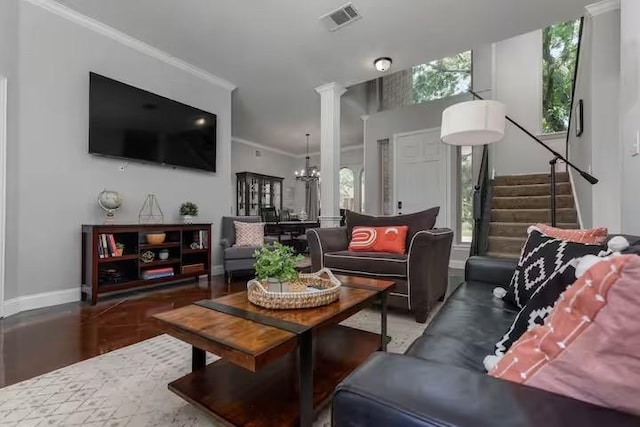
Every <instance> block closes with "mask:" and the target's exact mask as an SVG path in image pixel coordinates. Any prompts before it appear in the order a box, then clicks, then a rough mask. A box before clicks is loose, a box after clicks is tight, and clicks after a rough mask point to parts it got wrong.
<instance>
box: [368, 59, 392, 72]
mask: <svg viewBox="0 0 640 427" xmlns="http://www.w3.org/2000/svg"><path fill="white" fill-rule="evenodd" d="M392 63H393V60H392V59H391V58H388V57H386V56H385V57H383V58H378V59H376V60H375V61H373V66H374V67H376V70H378V71H380V72H381V73H384V72H385V71H387V70H388V69H389V68H391V64H392Z"/></svg>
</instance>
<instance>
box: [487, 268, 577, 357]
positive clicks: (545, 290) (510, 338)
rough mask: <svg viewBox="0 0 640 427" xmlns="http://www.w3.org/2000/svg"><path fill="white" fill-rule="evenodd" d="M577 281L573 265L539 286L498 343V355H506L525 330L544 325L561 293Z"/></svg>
mask: <svg viewBox="0 0 640 427" xmlns="http://www.w3.org/2000/svg"><path fill="white" fill-rule="evenodd" d="M575 281H576V276H575V267H573V266H571V267H569V268H566V269H565V270H564V271H563V272H561V273H558V274H556V275H554V276H553V278H552V279H550V280H549V281H547V282H546V283H545V284H544V286H540V287H538V288H537V289H536V291H535V292H534V293H533V295H531V298H530V299H529V302H527V305H525V306H524V308H523V309H522V310H520V313H518V316H517V317H516V318H515V320H514V321H513V323H512V324H511V327H510V328H509V330H508V331H507V333H506V334H505V335H504V337H502V339H501V340H500V341H499V342H498V343H497V344H496V355H498V356H502V355H504V354H505V353H506V352H507V350H509V349H510V348H511V346H512V345H513V343H515V342H516V341H518V339H519V338H520V337H521V336H522V335H523V334H524V333H525V332H527V331H529V330H531V329H533V328H535V327H536V326H539V325H544V321H545V319H546V318H547V317H548V316H549V314H551V310H552V309H553V306H554V305H555V303H556V301H557V300H558V299H559V298H560V294H562V293H563V292H564V291H565V290H566V289H567V288H568V287H569V286H571V285H572V284H573V283H574V282H575Z"/></svg>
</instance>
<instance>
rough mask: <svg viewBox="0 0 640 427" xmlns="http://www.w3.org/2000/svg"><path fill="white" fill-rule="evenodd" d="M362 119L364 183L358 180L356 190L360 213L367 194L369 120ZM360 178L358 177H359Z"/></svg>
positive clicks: (366, 115)
mask: <svg viewBox="0 0 640 427" xmlns="http://www.w3.org/2000/svg"><path fill="white" fill-rule="evenodd" d="M360 118H361V119H362V172H360V173H361V174H363V173H364V174H365V175H364V178H365V179H364V182H363V183H362V184H361V182H360V180H358V184H357V186H358V189H359V192H360V200H359V203H360V212H361V213H365V211H366V209H365V207H364V202H365V201H366V200H367V199H366V198H365V197H364V194H365V193H366V192H367V182H366V181H367V173H366V171H367V120H369V115H368V114H365V115H362V116H360ZM359 178H360V177H359Z"/></svg>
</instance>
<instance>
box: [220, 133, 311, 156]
mask: <svg viewBox="0 0 640 427" xmlns="http://www.w3.org/2000/svg"><path fill="white" fill-rule="evenodd" d="M231 141H232V142H235V143H237V144H242V145H247V146H249V147H253V148H257V149H258V150H263V151H269V152H271V153H275V154H280V155H283V156H287V157H292V158H294V159H297V158H299V157H300V155H298V154H293V153H287V152H286V151H284V150H279V149H277V148H273V147H269V146H267V145H263V144H260V143H258V142H253V141H248V140H246V139H242V138H236V137H235V136H232V137H231ZM303 157H304V155H303Z"/></svg>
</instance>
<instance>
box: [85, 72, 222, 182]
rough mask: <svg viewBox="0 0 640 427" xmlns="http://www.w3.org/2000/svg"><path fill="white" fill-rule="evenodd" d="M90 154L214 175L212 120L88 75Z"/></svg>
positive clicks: (195, 110)
mask: <svg viewBox="0 0 640 427" xmlns="http://www.w3.org/2000/svg"><path fill="white" fill-rule="evenodd" d="M89 98H90V101H89V153H91V154H96V155H102V156H108V157H116V158H123V159H133V160H139V161H142V162H148V163H158V164H164V165H169V166H176V167H183V168H192V169H200V170H204V171H209V172H215V171H216V115H215V114H211V113H208V112H206V111H202V110H200V109H198V108H194V107H190V106H188V105H185V104H182V103H180V102H177V101H173V100H171V99H168V98H164V97H162V96H159V95H155V94H153V93H150V92H147V91H145V90H142V89H138V88H135V87H133V86H129V85H127V84H124V83H121V82H118V81H115V80H112V79H109V78H107V77H104V76H101V75H99V74H95V73H91V74H90V95H89Z"/></svg>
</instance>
